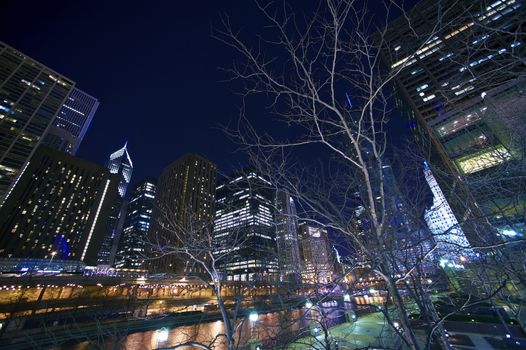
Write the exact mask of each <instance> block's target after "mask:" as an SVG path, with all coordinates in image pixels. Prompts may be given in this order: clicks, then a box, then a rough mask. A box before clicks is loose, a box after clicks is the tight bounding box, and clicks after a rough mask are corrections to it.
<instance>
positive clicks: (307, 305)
mask: <svg viewBox="0 0 526 350" xmlns="http://www.w3.org/2000/svg"><path fill="white" fill-rule="evenodd" d="M305 307H306V308H307V309H310V308H311V307H312V303H311V301H310V300H307V302H306V303H305Z"/></svg>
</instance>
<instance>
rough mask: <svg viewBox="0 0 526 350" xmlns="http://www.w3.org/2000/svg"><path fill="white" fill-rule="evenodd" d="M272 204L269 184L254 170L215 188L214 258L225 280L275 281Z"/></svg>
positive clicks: (277, 275) (274, 239)
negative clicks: (217, 261)
mask: <svg viewBox="0 0 526 350" xmlns="http://www.w3.org/2000/svg"><path fill="white" fill-rule="evenodd" d="M274 201H275V190H274V189H272V185H271V183H270V182H268V181H267V180H266V179H264V178H263V177H261V176H260V175H258V174H256V173H255V172H253V171H247V172H241V173H238V174H235V175H234V176H232V177H231V178H228V179H225V180H224V181H223V182H222V183H221V184H220V185H219V186H218V187H217V195H216V215H215V223H214V240H215V243H216V246H217V249H216V251H215V252H214V255H215V256H216V257H217V259H218V260H219V266H220V269H221V271H222V273H223V278H224V279H227V280H231V281H276V280H278V278H279V270H278V262H277V261H278V259H277V251H276V227H275V223H274Z"/></svg>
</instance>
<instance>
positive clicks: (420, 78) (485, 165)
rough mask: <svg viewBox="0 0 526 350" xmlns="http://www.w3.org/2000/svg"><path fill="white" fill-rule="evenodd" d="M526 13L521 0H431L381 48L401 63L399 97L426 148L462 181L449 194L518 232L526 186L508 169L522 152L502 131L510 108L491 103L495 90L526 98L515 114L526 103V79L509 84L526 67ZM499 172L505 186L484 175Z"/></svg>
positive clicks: (501, 100)
mask: <svg viewBox="0 0 526 350" xmlns="http://www.w3.org/2000/svg"><path fill="white" fill-rule="evenodd" d="M525 16H526V6H524V4H523V3H521V2H520V1H516V0H496V1H483V0H481V1H471V0H462V1H454V0H440V1H435V0H423V1H420V2H419V3H418V4H417V5H415V6H414V8H413V9H412V10H411V11H410V12H409V13H408V14H407V16H403V17H401V18H399V19H397V20H395V21H393V22H392V23H390V24H389V25H388V28H387V31H386V35H385V37H384V41H383V43H382V44H383V47H382V51H381V52H382V56H383V61H384V63H385V65H386V66H387V69H388V70H389V71H390V73H396V74H395V75H394V80H393V81H394V88H395V91H396V94H397V99H396V103H397V105H398V107H399V108H400V109H401V111H402V113H403V114H404V115H405V116H406V118H407V120H408V126H409V127H411V128H413V129H414V130H415V136H417V139H418V141H419V142H420V143H421V145H422V147H423V149H424V150H427V149H428V148H429V145H431V147H430V149H431V150H432V154H431V160H430V164H431V165H432V166H433V167H435V168H438V169H440V173H439V174H438V175H437V173H435V176H437V180H438V183H439V184H440V186H441V187H442V188H443V189H445V188H446V185H450V187H451V188H454V190H451V191H445V194H446V197H448V201H449V203H450V204H451V207H452V209H453V211H454V212H455V214H456V216H457V218H476V217H481V218H484V220H483V221H485V220H486V219H489V220H490V221H491V222H492V223H493V224H494V225H495V226H496V227H497V229H498V230H499V231H500V232H514V233H515V235H519V233H520V232H521V230H522V231H524V215H523V214H522V215H516V213H517V212H518V211H519V212H520V211H522V212H523V210H520V209H519V210H517V208H520V207H521V206H522V208H523V204H521V203H524V196H523V197H522V199H518V200H517V199H516V198H515V197H516V196H515V193H516V190H515V187H516V185H517V182H516V181H515V182H514V181H503V178H506V177H507V176H508V175H506V174H509V172H507V171H506V169H507V168H509V165H510V164H511V163H512V162H513V161H514V159H516V158H517V157H516V154H514V152H513V150H512V149H511V148H510V147H509V145H508V144H507V143H506V140H505V138H503V137H502V132H501V129H502V127H503V126H504V124H505V122H504V120H503V119H505V118H506V117H507V116H505V115H503V114H502V113H501V112H499V111H498V110H499V109H502V108H490V107H491V106H488V103H489V101H488V98H489V97H490V96H493V97H494V99H493V102H491V103H490V104H493V105H495V104H496V105H497V106H500V107H504V106H510V105H517V104H520V105H521V106H523V107H522V110H515V111H514V113H515V115H521V114H522V115H523V114H524V112H525V111H526V108H524V103H518V100H523V99H524V84H522V86H521V84H517V82H515V83H512V84H509V83H510V82H511V81H512V80H515V79H516V78H517V77H521V76H524V74H525V73H526V69H525V66H524V62H523V61H524V60H523V59H520V58H521V57H524V56H525V55H526V45H524V43H523V42H522V40H523V38H521V37H520V35H519V36H517V35H514V33H521V32H523V25H524V17H525ZM521 28H522V29H521ZM520 80H521V79H519V81H520ZM503 86H506V87H505V88H503ZM496 90H497V91H496ZM513 131H514V130H513V129H510V128H508V129H506V133H508V134H509V133H513ZM442 173H445V174H447V180H446V179H445V178H444V177H443V176H442V175H441V174H442ZM496 174H501V175H500V179H499V180H496V181H498V183H499V187H501V190H500V191H498V190H495V191H488V190H489V189H490V188H492V187H493V186H478V185H477V184H481V182H483V181H484V179H488V178H491V177H499V176H496ZM511 177H513V176H511ZM443 178H444V179H443ZM495 187H496V186H495ZM523 188H524V187H523ZM463 222H464V221H463ZM466 222H473V220H466ZM469 231H470V232H471V231H472V230H471V229H470V230H469ZM465 232H466V235H467V236H468V239H474V238H475V237H473V235H472V234H471V233H470V234H469V235H468V232H467V231H465ZM484 240H486V238H484Z"/></svg>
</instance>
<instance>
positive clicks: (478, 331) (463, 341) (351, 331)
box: [287, 312, 526, 350]
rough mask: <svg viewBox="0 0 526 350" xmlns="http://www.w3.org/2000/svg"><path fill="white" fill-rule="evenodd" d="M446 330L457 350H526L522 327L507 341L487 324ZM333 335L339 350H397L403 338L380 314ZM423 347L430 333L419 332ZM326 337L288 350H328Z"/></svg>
mask: <svg viewBox="0 0 526 350" xmlns="http://www.w3.org/2000/svg"><path fill="white" fill-rule="evenodd" d="M445 326H446V329H447V330H448V333H449V339H450V342H451V345H453V347H454V349H459V350H468V349H477V350H479V349H480V350H500V349H526V338H524V333H523V332H522V330H520V328H519V327H516V326H514V327H509V329H508V330H509V331H510V333H511V338H510V339H508V340H507V341H504V339H503V336H504V335H505V330H504V328H503V327H502V326H500V325H494V324H486V323H466V322H446V324H445ZM330 332H331V335H332V337H333V339H334V340H335V341H337V342H338V348H337V349H339V350H354V349H363V348H367V347H369V348H373V349H374V348H380V349H386V348H388V349H396V348H398V346H400V340H399V338H398V337H397V336H396V335H395V334H394V331H393V330H392V329H391V327H390V326H389V325H388V324H387V323H386V322H385V321H384V318H383V315H382V314H381V313H379V312H376V313H372V314H368V315H363V316H360V317H358V319H357V320H356V321H355V322H346V323H342V324H340V325H337V326H335V327H333V328H331V329H330ZM415 333H416V336H417V338H418V341H419V343H420V345H421V346H423V345H424V343H425V339H426V334H425V332H424V331H423V330H415ZM323 345H324V344H323V336H322V335H318V336H317V337H316V339H314V337H305V338H302V339H300V340H298V341H297V342H295V343H293V344H291V345H289V346H288V347H287V350H305V349H325V347H324V346H323Z"/></svg>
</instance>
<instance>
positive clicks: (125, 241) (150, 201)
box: [115, 178, 157, 269]
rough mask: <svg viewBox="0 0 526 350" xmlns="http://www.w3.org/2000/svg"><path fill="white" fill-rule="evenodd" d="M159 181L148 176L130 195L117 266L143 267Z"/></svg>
mask: <svg viewBox="0 0 526 350" xmlns="http://www.w3.org/2000/svg"><path fill="white" fill-rule="evenodd" d="M156 183H157V181H155V180H154V179H151V178H146V179H144V180H143V181H142V182H140V183H139V184H137V185H136V186H135V188H134V190H133V193H132V194H131V197H130V202H129V203H128V208H127V212H126V219H125V220H124V228H123V230H122V233H121V238H120V240H119V248H118V250H117V256H116V261H115V266H116V267H119V268H132V269H141V268H143V267H144V266H143V263H144V257H145V246H146V243H145V242H146V239H147V234H148V229H149V228H150V223H151V218H152V212H153V207H154V205H155V194H156V190H157V186H156Z"/></svg>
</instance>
